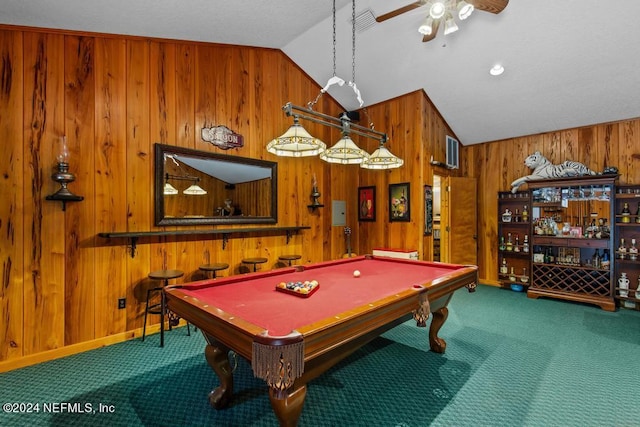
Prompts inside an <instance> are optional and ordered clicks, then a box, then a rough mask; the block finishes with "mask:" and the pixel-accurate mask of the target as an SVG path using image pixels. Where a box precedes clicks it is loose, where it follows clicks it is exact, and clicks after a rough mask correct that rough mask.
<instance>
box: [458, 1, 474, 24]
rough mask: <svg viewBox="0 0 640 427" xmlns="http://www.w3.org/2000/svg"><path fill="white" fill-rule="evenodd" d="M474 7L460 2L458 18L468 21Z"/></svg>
mask: <svg viewBox="0 0 640 427" xmlns="http://www.w3.org/2000/svg"><path fill="white" fill-rule="evenodd" d="M473 10H474V7H473V5H472V4H469V3H467V2H466V1H464V0H461V1H459V2H458V18H460V19H461V20H465V19H467V18H468V17H469V16H471V13H473Z"/></svg>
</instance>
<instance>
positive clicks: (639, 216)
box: [636, 202, 640, 224]
mask: <svg viewBox="0 0 640 427" xmlns="http://www.w3.org/2000/svg"><path fill="white" fill-rule="evenodd" d="M636 224H640V202H638V209H637V210H636Z"/></svg>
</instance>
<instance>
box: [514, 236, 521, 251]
mask: <svg viewBox="0 0 640 427" xmlns="http://www.w3.org/2000/svg"><path fill="white" fill-rule="evenodd" d="M513 252H520V236H519V235H517V234H516V244H515V245H514V246H513Z"/></svg>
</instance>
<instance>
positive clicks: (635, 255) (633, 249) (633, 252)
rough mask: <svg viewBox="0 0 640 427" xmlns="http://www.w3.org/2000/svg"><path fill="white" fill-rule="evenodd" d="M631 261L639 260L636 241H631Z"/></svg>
mask: <svg viewBox="0 0 640 427" xmlns="http://www.w3.org/2000/svg"><path fill="white" fill-rule="evenodd" d="M628 252H629V259H630V260H631V261H637V260H638V247H637V246H636V239H631V246H630V247H629V251H628Z"/></svg>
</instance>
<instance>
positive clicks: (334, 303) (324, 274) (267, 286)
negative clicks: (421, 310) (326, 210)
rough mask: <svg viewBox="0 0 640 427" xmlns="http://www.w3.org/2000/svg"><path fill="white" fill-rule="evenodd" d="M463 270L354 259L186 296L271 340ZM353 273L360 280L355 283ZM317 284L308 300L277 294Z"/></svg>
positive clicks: (206, 285) (214, 284) (203, 285)
mask: <svg viewBox="0 0 640 427" xmlns="http://www.w3.org/2000/svg"><path fill="white" fill-rule="evenodd" d="M458 268H462V266H456V265H451V264H440V263H424V262H416V261H413V260H403V259H393V258H386V257H376V258H365V257H356V258H349V259H342V260H336V261H330V262H323V263H318V264H308V265H305V266H304V269H303V271H296V268H295V267H292V268H283V269H279V270H273V271H269V272H265V273H257V274H249V275H246V276H233V277H229V278H224V279H216V280H208V281H203V282H194V283H193V284H189V285H185V286H183V287H182V292H183V293H184V294H185V295H188V296H191V297H193V298H196V299H198V300H199V301H200V302H201V303H204V304H210V305H212V306H215V307H216V308H218V309H220V310H223V311H224V312H226V313H227V314H230V315H233V316H238V317H240V318H242V319H244V320H245V321H248V322H250V323H252V324H254V325H256V326H259V327H261V328H263V329H265V330H266V331H268V334H269V335H270V336H282V335H287V334H289V333H290V332H291V331H293V330H296V329H298V328H300V327H302V326H304V325H309V324H313V323H315V322H318V321H321V320H324V319H327V318H329V317H331V316H335V315H338V314H340V313H345V312H347V311H349V310H351V309H353V308H355V307H360V306H363V305H366V304H369V303H373V302H375V301H379V300H381V299H383V298H385V297H388V296H391V295H394V294H396V293H397V292H401V291H406V290H407V289H411V288H413V287H429V285H430V284H432V283H433V282H434V281H437V280H438V279H446V277H447V275H448V274H451V273H453V272H455V271H456V270H457V269H458ZM354 270H358V271H359V272H360V277H354V276H353V272H354ZM305 280H316V281H318V283H319V285H320V287H319V288H318V290H317V291H316V292H315V293H314V294H313V295H310V296H308V297H306V298H305V297H301V296H297V295H291V294H288V293H283V292H279V291H276V285H277V284H278V283H280V282H285V283H286V282H298V281H302V282H304V281H305Z"/></svg>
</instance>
